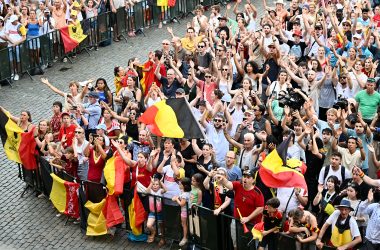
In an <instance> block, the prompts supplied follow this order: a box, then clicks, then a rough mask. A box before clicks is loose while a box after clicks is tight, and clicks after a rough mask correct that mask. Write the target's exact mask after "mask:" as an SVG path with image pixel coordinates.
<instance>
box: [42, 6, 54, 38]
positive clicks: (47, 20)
mask: <svg viewBox="0 0 380 250" xmlns="http://www.w3.org/2000/svg"><path fill="white" fill-rule="evenodd" d="M41 21H42V25H41V34H43V35H44V34H47V33H49V32H52V31H53V30H54V27H55V20H54V18H53V17H52V16H51V15H50V10H49V8H45V10H44V15H43V16H42V15H41ZM50 36H52V35H50ZM50 39H52V37H50Z"/></svg>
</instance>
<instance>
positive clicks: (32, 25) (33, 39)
mask: <svg viewBox="0 0 380 250" xmlns="http://www.w3.org/2000/svg"><path fill="white" fill-rule="evenodd" d="M40 26H41V22H40V21H39V20H37V14H36V11H35V10H33V9H32V10H30V12H29V19H28V25H27V26H26V28H27V29H28V32H27V39H28V41H29V43H28V46H29V56H30V59H29V60H30V62H31V63H32V67H33V68H35V67H38V68H40V39H39V36H40V35H41V34H40ZM40 71H42V70H40ZM36 73H37V72H36V70H35V69H34V70H32V71H31V74H32V75H34V74H36ZM40 73H43V72H40Z"/></svg>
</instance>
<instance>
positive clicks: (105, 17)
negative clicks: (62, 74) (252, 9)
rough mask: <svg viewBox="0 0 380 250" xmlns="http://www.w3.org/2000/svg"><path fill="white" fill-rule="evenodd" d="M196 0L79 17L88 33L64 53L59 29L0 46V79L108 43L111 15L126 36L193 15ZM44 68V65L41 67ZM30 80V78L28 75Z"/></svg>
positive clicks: (214, 1) (38, 70) (210, 0)
mask: <svg viewBox="0 0 380 250" xmlns="http://www.w3.org/2000/svg"><path fill="white" fill-rule="evenodd" d="M218 3H221V4H223V3H224V1H223V2H222V1H218V0H204V1H203V2H202V5H203V6H211V5H214V4H218ZM198 4H201V2H200V0H192V1H191V0H190V1H189V0H177V1H176V2H175V5H174V6H170V7H161V6H156V5H154V4H153V3H152V2H151V1H141V2H138V3H136V4H135V5H134V6H133V7H131V8H127V7H122V8H119V9H118V10H117V12H116V13H111V12H104V13H99V14H98V16H97V17H93V18H89V19H85V20H83V21H82V29H83V31H84V33H85V34H86V35H87V36H88V37H87V38H86V39H85V40H84V41H83V42H81V44H80V45H79V46H78V47H77V48H76V49H75V50H74V51H73V52H69V53H67V54H65V53H64V47H63V42H62V39H61V36H60V31H59V30H54V31H52V32H50V33H46V34H43V35H41V36H39V37H34V38H27V39H26V40H25V41H24V42H23V43H21V44H20V45H17V46H14V47H7V48H3V49H0V81H7V82H8V84H10V85H11V83H12V77H13V76H14V74H19V75H25V74H27V75H29V76H30V77H31V76H32V75H34V74H43V71H41V67H42V66H51V65H52V64H53V63H54V62H56V61H57V60H62V59H63V58H67V59H68V60H69V61H70V62H72V60H71V59H70V55H74V54H77V53H80V52H82V51H86V52H87V53H88V55H90V53H89V52H88V49H89V48H92V47H97V46H99V45H100V46H102V45H104V46H105V45H109V44H110V41H111V25H110V20H111V15H112V18H115V26H114V27H112V28H116V29H117V31H118V32H117V33H118V34H119V35H120V36H123V37H124V38H125V40H127V39H126V37H127V34H128V33H129V32H132V31H133V32H135V33H136V34H139V33H141V34H143V35H144V36H145V34H144V29H145V28H147V27H149V26H152V25H158V24H159V23H160V22H161V21H162V22H179V19H182V18H185V17H187V16H188V15H194V14H193V10H194V8H195V6H196V5H198ZM42 68H44V67H42ZM31 79H32V80H33V78H32V77H31Z"/></svg>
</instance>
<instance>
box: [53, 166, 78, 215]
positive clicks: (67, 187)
mask: <svg viewBox="0 0 380 250" xmlns="http://www.w3.org/2000/svg"><path fill="white" fill-rule="evenodd" d="M50 176H51V178H52V179H53V185H52V187H51V191H50V200H51V202H52V203H53V205H54V207H55V208H56V209H57V210H58V212H60V213H63V214H65V215H68V216H70V217H73V218H79V200H78V193H77V191H78V189H79V184H78V183H75V182H69V181H65V180H63V179H61V178H60V177H58V176H57V175H55V174H53V173H51V174H50Z"/></svg>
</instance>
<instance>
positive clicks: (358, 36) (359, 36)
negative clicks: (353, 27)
mask: <svg viewBox="0 0 380 250" xmlns="http://www.w3.org/2000/svg"><path fill="white" fill-rule="evenodd" d="M353 38H357V39H362V35H360V34H355V35H354V37H353Z"/></svg>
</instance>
